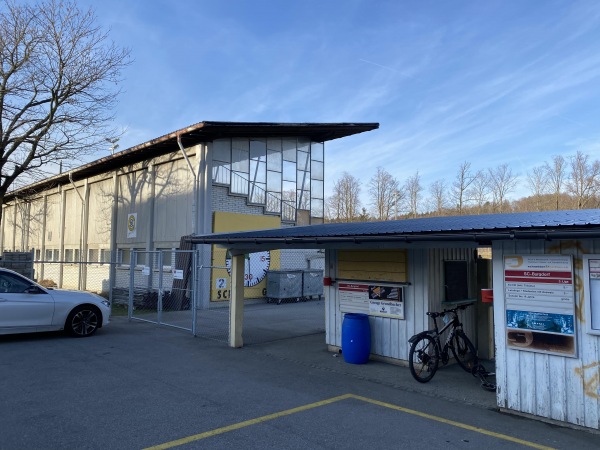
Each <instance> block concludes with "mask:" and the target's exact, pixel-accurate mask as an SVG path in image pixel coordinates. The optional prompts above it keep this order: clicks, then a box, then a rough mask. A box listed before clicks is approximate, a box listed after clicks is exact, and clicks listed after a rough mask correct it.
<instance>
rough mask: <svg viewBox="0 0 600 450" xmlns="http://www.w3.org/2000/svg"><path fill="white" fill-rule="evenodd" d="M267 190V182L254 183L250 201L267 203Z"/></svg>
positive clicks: (259, 203) (258, 203)
mask: <svg viewBox="0 0 600 450" xmlns="http://www.w3.org/2000/svg"><path fill="white" fill-rule="evenodd" d="M266 192H267V185H266V184H265V183H252V186H251V189H250V199H249V201H250V203H254V204H257V205H264V204H265V200H266V199H265V194H266Z"/></svg>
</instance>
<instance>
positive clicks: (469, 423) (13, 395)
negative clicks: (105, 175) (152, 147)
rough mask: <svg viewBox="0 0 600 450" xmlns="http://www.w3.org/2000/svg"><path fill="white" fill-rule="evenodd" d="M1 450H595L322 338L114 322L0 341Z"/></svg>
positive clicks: (490, 401)
mask: <svg viewBox="0 0 600 450" xmlns="http://www.w3.org/2000/svg"><path fill="white" fill-rule="evenodd" d="M0 377H1V379H2V383H0V449H141V448H179V449H193V448H202V449H223V448H228V449H229V448H231V449H234V448H243V449H266V448H273V449H274V448H277V449H307V448H314V449H342V448H343V449H354V448H357V449H358V448H382V449H383V448H411V449H425V448H427V449H431V448H433V447H442V448H477V449H480V448H484V447H485V448H490V449H495V448H520V447H522V448H564V449H572V448H578V449H592V448H595V449H597V448H598V447H599V445H598V443H599V442H600V436H598V435H597V434H592V433H589V432H585V431H580V430H573V429H570V428H564V427H557V426H552V425H549V424H546V423H543V422H539V421H534V420H530V419H525V418H522V417H517V416H513V415H507V414H502V413H500V412H498V411H497V410H496V409H495V399H494V393H490V392H488V391H484V390H483V389H481V388H480V387H479V385H478V382H477V380H476V379H475V378H473V377H472V376H471V375H468V374H466V373H465V372H463V371H462V370H461V369H460V368H458V367H446V368H444V369H442V370H440V372H439V373H437V374H436V376H435V378H434V379H433V380H432V381H431V382H430V383H427V384H420V383H417V382H416V381H414V380H412V378H411V376H410V373H409V370H408V368H405V367H400V366H394V365H390V364H386V363H382V362H377V361H370V362H369V363H368V364H365V365H353V364H347V363H345V362H344V361H343V358H342V357H341V356H339V355H337V354H335V353H331V352H329V351H328V350H327V346H326V345H325V339H324V334H322V333H317V334H312V335H307V336H303V337H296V338H289V339H282V340H278V341H274V342H269V343H263V344H255V345H250V346H247V347H244V348H242V349H231V348H228V347H226V346H224V345H223V344H222V343H219V342H215V341H211V340H207V339H200V338H194V337H192V336H191V335H190V334H189V333H185V332H183V331H180V330H175V329H170V328H164V327H157V326H155V325H152V324H148V323H139V322H131V323H130V322H128V321H127V319H126V318H121V317H117V318H114V319H113V320H112V323H111V324H110V325H109V326H108V327H106V328H105V329H102V330H100V331H99V332H98V333H97V334H96V335H95V336H93V337H91V338H84V339H74V338H69V337H66V336H64V335H63V334H62V333H43V334H38V335H15V336H0Z"/></svg>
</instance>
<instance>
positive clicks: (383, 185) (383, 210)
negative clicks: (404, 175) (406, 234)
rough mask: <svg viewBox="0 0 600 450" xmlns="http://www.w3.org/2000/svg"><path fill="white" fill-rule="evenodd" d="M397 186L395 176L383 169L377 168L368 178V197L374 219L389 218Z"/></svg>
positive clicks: (394, 202)
mask: <svg viewBox="0 0 600 450" xmlns="http://www.w3.org/2000/svg"><path fill="white" fill-rule="evenodd" d="M398 186H399V183H398V180H397V179H396V178H394V177H393V176H392V175H391V174H390V173H389V172H387V171H386V170H385V169H383V168H381V167H378V168H377V173H376V174H375V175H373V177H372V178H371V180H369V198H370V203H371V206H372V208H373V215H374V216H375V218H376V219H378V220H389V219H390V217H391V215H392V214H393V208H394V206H395V204H396V201H397V199H396V195H397V192H398V190H399V189H398Z"/></svg>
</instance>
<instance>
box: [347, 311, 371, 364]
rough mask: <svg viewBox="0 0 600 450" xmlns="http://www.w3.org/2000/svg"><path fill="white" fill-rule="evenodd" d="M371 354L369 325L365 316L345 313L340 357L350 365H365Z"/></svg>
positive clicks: (367, 317)
mask: <svg viewBox="0 0 600 450" xmlns="http://www.w3.org/2000/svg"><path fill="white" fill-rule="evenodd" d="M370 354H371V325H370V324H369V316H368V315H367V314H358V313H347V314H345V315H344V321H343V322H342V356H343V357H344V361H346V362H347V363H350V364H365V363H366V362H367V361H369V355H370Z"/></svg>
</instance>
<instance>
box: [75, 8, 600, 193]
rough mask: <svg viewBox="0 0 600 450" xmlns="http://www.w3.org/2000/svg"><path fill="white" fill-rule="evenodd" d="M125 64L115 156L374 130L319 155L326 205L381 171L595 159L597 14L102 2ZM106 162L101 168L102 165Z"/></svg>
mask: <svg viewBox="0 0 600 450" xmlns="http://www.w3.org/2000/svg"><path fill="white" fill-rule="evenodd" d="M80 5H81V6H86V5H91V6H93V8H94V9H95V10H96V13H97V16H98V19H99V22H100V25H101V26H103V27H110V28H111V32H110V33H111V34H110V35H111V37H112V39H113V40H114V41H115V42H116V43H117V44H119V45H121V46H126V47H129V48H130V49H131V52H132V57H133V59H134V62H133V63H132V64H131V66H130V67H128V68H127V69H126V71H125V73H124V82H123V85H122V87H123V90H124V92H123V95H122V96H121V98H120V103H119V106H118V108H117V111H116V119H117V126H118V127H121V128H126V129H127V132H126V134H125V135H124V136H123V138H122V140H121V144H120V146H121V149H125V148H128V147H131V146H134V145H137V144H140V143H142V142H145V141H147V140H150V139H153V138H155V137H158V136H161V135H163V134H165V133H168V132H171V131H175V130H177V129H180V128H183V127H185V126H187V125H190V124H193V123H197V122H200V121H203V120H215V121H249V122H253V121H269V122H270V121H273V122H379V123H380V129H379V130H377V131H372V132H369V133H364V134H362V135H358V136H354V137H349V138H344V139H341V140H338V141H333V142H331V143H328V144H326V167H327V171H326V180H327V181H326V195H329V193H330V189H331V186H332V185H333V182H334V181H335V180H336V179H338V178H339V177H340V175H341V174H342V172H343V171H347V172H348V173H350V174H352V175H354V176H355V177H357V178H359V179H360V180H362V183H363V188H362V189H363V193H366V190H367V187H366V184H367V182H368V180H369V178H370V177H371V176H372V175H373V174H374V173H375V171H376V168H377V166H382V167H384V168H385V169H386V170H388V171H389V172H390V173H392V174H393V175H394V176H396V177H397V178H398V179H399V180H400V181H401V182H403V181H404V180H406V178H408V177H409V176H412V175H413V174H414V173H415V172H416V171H417V170H418V171H419V174H420V175H421V182H422V184H423V185H424V187H426V188H427V187H428V185H429V184H430V183H431V182H433V181H435V180H437V179H442V178H443V179H446V180H448V181H451V179H452V178H453V177H454V175H455V174H456V171H457V169H458V166H459V165H460V164H461V163H462V162H463V161H469V162H471V163H472V167H473V168H474V169H480V168H481V169H484V168H487V167H495V166H498V165H500V164H503V163H508V164H509V165H510V166H511V168H512V169H513V171H514V172H516V173H517V174H519V175H520V176H521V178H520V179H521V181H520V184H519V189H518V190H517V191H515V193H514V195H513V197H514V196H521V195H526V194H527V190H526V183H525V175H526V173H527V172H528V171H529V170H531V168H532V167H534V166H537V165H540V164H542V163H543V162H544V161H549V160H550V158H551V157H552V155H556V154H561V155H563V156H565V157H568V156H569V155H572V154H574V153H575V152H576V151H577V150H581V151H583V152H585V153H588V154H590V155H591V156H592V157H593V158H599V157H600V156H599V152H598V150H600V126H599V118H600V4H598V2H597V1H596V0H591V1H566V0H565V1H542V0H531V1H517V0H505V1H488V0H486V1H401V0H396V1H384V0H378V1H362V0H344V1H342V0H320V1H313V0H303V1H277V0H245V1H243V0H227V1H223V0H218V1H213V0H196V1H192V0H177V1H174V0H173V1H153V0H146V1H141V0H103V1H102V2H100V1H89V0H86V1H80ZM99 156H105V155H99Z"/></svg>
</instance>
